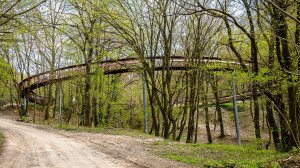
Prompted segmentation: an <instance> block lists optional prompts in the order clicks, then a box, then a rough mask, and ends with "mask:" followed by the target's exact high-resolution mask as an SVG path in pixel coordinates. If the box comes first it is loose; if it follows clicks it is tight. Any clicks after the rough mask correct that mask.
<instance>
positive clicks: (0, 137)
mask: <svg viewBox="0 0 300 168" xmlns="http://www.w3.org/2000/svg"><path fill="white" fill-rule="evenodd" d="M4 138H5V137H4V135H3V134H2V133H1V132H0V155H1V150H2V147H3V144H4V140H5V139H4Z"/></svg>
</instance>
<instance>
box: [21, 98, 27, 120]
mask: <svg viewBox="0 0 300 168" xmlns="http://www.w3.org/2000/svg"><path fill="white" fill-rule="evenodd" d="M26 115H27V95H26V94H24V96H23V111H22V117H25V116H26Z"/></svg>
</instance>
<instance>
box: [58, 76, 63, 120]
mask: <svg viewBox="0 0 300 168" xmlns="http://www.w3.org/2000/svg"><path fill="white" fill-rule="evenodd" d="M58 88H59V105H58V106H59V107H58V124H59V126H61V108H62V82H60V83H59V87H58Z"/></svg>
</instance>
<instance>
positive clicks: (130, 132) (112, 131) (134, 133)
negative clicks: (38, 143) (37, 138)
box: [55, 125, 154, 138]
mask: <svg viewBox="0 0 300 168" xmlns="http://www.w3.org/2000/svg"><path fill="white" fill-rule="evenodd" d="M55 128H57V129H63V130H66V131H73V132H90V133H103V134H107V135H127V136H130V137H135V138H153V137H154V135H149V134H145V133H144V132H143V131H141V130H135V129H130V128H115V127H110V126H101V127H91V128H89V127H83V126H79V127H78V126H74V125H62V126H59V125H56V126H55Z"/></svg>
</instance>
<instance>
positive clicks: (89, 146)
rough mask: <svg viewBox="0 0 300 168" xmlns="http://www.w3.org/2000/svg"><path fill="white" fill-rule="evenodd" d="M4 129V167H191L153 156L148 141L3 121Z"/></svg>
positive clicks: (1, 163) (0, 164) (0, 120)
mask: <svg viewBox="0 0 300 168" xmlns="http://www.w3.org/2000/svg"><path fill="white" fill-rule="evenodd" d="M0 130H1V132H3V133H4V136H5V137H6V142H5V143H4V149H3V151H2V154H1V155H0V168H8V167H11V168H26V167H28V168H29V167H30V168H31V167H61V168H68V167H70V168H71V167H72V168H76V167H78V168H79V167H80V168H89V167H92V168H96V167H99V168H102V167H103V168H113V167H120V168H121V167H187V165H183V164H181V163H177V162H173V161H170V160H167V159H162V158H159V157H157V156H154V155H152V154H151V152H149V151H151V150H150V149H149V148H147V147H145V146H147V145H145V144H147V143H148V142H149V140H147V139H137V138H132V137H128V136H119V135H105V134H95V133H72V132H66V131H61V130H55V129H48V128H46V127H39V126H35V125H33V124H27V123H21V122H17V121H13V120H10V119H3V118H0Z"/></svg>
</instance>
